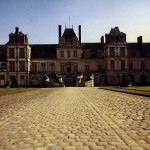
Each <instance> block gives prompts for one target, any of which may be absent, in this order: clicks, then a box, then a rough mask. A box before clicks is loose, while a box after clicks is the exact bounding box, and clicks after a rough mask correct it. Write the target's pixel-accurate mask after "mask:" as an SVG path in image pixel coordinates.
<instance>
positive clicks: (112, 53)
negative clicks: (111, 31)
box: [110, 47, 115, 57]
mask: <svg viewBox="0 0 150 150" xmlns="http://www.w3.org/2000/svg"><path fill="white" fill-rule="evenodd" d="M110 56H111V57H114V56H115V48H114V47H110Z"/></svg>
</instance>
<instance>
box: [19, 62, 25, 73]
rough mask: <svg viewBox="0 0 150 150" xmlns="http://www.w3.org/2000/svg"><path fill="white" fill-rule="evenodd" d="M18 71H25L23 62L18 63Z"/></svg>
mask: <svg viewBox="0 0 150 150" xmlns="http://www.w3.org/2000/svg"><path fill="white" fill-rule="evenodd" d="M19 70H20V71H25V62H24V61H20V62H19Z"/></svg>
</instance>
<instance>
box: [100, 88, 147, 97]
mask: <svg viewBox="0 0 150 150" xmlns="http://www.w3.org/2000/svg"><path fill="white" fill-rule="evenodd" d="M100 88H101V89H105V90H111V91H117V92H123V93H129V94H135V95H141V96H147V97H150V86H131V87H112V86H107V87H100Z"/></svg>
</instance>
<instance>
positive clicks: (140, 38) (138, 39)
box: [137, 36, 143, 48]
mask: <svg viewBox="0 0 150 150" xmlns="http://www.w3.org/2000/svg"><path fill="white" fill-rule="evenodd" d="M137 43H138V46H139V47H140V48H141V47H142V44H143V42H142V36H139V37H138V38H137Z"/></svg>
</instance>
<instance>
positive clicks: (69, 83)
mask: <svg viewBox="0 0 150 150" xmlns="http://www.w3.org/2000/svg"><path fill="white" fill-rule="evenodd" d="M75 84H76V82H75V80H74V78H73V77H72V76H66V78H65V86H75Z"/></svg>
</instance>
